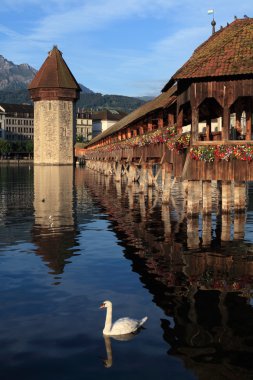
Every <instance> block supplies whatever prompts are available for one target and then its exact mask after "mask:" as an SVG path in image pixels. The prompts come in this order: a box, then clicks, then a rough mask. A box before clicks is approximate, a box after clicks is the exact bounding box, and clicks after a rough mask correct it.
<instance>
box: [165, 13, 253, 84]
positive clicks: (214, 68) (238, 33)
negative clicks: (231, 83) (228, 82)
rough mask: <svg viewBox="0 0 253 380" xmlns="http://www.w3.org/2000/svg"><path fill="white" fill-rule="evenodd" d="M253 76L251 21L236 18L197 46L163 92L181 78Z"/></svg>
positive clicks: (252, 29) (249, 19) (251, 19)
mask: <svg viewBox="0 0 253 380" xmlns="http://www.w3.org/2000/svg"><path fill="white" fill-rule="evenodd" d="M248 74H253V18H244V19H236V20H235V21H233V22H232V23H231V24H229V25H228V26H226V27H225V28H223V29H221V30H219V31H218V32H216V33H214V34H213V35H212V36H211V37H210V38H209V39H208V40H206V41H205V42H204V43H203V44H202V45H200V46H199V47H198V48H197V49H196V50H195V51H194V53H193V55H192V56H191V58H190V59H189V60H188V61H187V62H186V63H185V64H184V65H183V66H182V67H181V68H180V69H179V70H178V71H177V72H176V73H175V74H174V75H173V76H172V78H171V79H170V81H169V82H168V83H167V84H166V85H165V86H164V88H163V90H162V91H167V90H168V88H169V87H170V86H171V85H172V84H173V83H175V81H177V80H180V79H190V78H206V77H220V76H227V75H228V76H234V75H248Z"/></svg>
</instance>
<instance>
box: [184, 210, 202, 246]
mask: <svg viewBox="0 0 253 380" xmlns="http://www.w3.org/2000/svg"><path fill="white" fill-rule="evenodd" d="M194 216H196V215H194ZM187 247H188V248H189V249H196V248H199V220H198V218H192V217H187Z"/></svg>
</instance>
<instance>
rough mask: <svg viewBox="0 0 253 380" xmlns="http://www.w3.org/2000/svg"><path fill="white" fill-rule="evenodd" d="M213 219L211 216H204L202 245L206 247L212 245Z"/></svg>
mask: <svg viewBox="0 0 253 380" xmlns="http://www.w3.org/2000/svg"><path fill="white" fill-rule="evenodd" d="M211 235H212V217H211V215H210V214H204V215H203V218H202V245H203V246H204V247H206V246H209V245H210V244H211V239H212V236H211Z"/></svg>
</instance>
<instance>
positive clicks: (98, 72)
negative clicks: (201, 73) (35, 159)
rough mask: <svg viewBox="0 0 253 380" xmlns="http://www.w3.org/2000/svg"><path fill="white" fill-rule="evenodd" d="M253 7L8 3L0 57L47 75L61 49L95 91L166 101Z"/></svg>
mask: <svg viewBox="0 0 253 380" xmlns="http://www.w3.org/2000/svg"><path fill="white" fill-rule="evenodd" d="M208 9H214V10H215V20H216V22H217V26H216V28H217V29H219V28H220V26H221V25H223V26H225V25H226V24H227V22H232V21H233V19H234V15H236V16H237V17H238V18H243V16H244V14H246V15H248V16H249V17H253V0H243V1H238V0H210V1H207V0H44V1H43V0H1V9H0V54H1V55H3V56H4V57H5V58H7V59H8V60H11V61H13V62H14V63H16V64H20V63H28V64H29V65H31V66H33V67H34V68H36V69H39V68H40V66H41V65H42V63H43V62H44V60H45V59H46V57H47V53H48V51H49V50H51V48H52V46H53V45H57V46H58V48H59V49H60V50H61V51H62V52H63V57H64V59H65V61H66V62H67V64H68V66H69V67H70V69H71V71H72V73H73V74H74V76H75V78H76V79H77V80H78V82H80V83H82V84H83V85H85V86H86V87H88V88H90V89H91V90H93V91H95V92H101V93H102V94H118V95H127V96H144V95H158V94H159V93H160V91H161V89H162V87H163V86H164V84H165V83H166V82H167V81H168V80H169V79H170V77H171V76H172V75H173V74H174V72H175V71H176V70H177V69H178V68H179V67H180V66H181V65H182V64H183V63H184V62H185V61H186V60H187V59H188V58H189V57H190V56H191V54H192V52H193V50H194V49H195V48H196V47H197V46H198V45H199V44H200V43H202V42H203V41H204V40H206V39H207V38H208V37H209V36H210V34H211V25H210V23H211V20H212V16H211V15H208V14H207V11H208Z"/></svg>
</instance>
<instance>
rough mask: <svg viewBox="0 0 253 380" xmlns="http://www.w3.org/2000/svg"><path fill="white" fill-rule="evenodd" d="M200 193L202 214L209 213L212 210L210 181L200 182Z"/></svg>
mask: <svg viewBox="0 0 253 380" xmlns="http://www.w3.org/2000/svg"><path fill="white" fill-rule="evenodd" d="M202 194H203V198H202V199H203V209H202V211H203V215H205V214H206V215H207V214H211V212H212V182H211V181H203V182H202Z"/></svg>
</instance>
